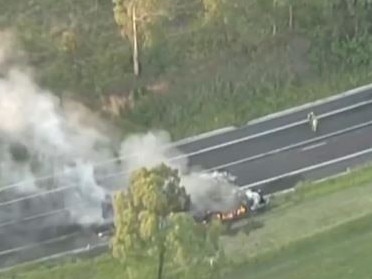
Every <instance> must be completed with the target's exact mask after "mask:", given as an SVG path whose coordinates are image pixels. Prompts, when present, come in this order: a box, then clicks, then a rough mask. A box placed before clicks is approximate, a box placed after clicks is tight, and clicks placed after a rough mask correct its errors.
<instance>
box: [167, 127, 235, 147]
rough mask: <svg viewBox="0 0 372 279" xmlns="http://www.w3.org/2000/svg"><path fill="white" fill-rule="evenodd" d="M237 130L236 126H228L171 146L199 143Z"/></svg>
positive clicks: (182, 140)
mask: <svg viewBox="0 0 372 279" xmlns="http://www.w3.org/2000/svg"><path fill="white" fill-rule="evenodd" d="M235 129H236V127H235V126H227V127H223V128H220V129H216V130H212V131H208V132H205V133H202V134H199V135H195V136H191V137H189V138H184V139H180V140H178V141H176V142H173V143H171V144H170V145H171V146H173V147H176V146H177V145H182V144H188V143H191V142H195V141H199V140H202V139H205V138H209V137H212V136H216V135H219V134H224V133H227V132H231V131H233V130H235Z"/></svg>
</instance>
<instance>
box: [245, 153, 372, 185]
mask: <svg viewBox="0 0 372 279" xmlns="http://www.w3.org/2000/svg"><path fill="white" fill-rule="evenodd" d="M368 153H372V148H368V149H365V150H363V151H359V152H356V153H352V154H349V155H346V156H343V157H339V158H336V159H332V160H329V161H325V162H322V163H320V164H316V165H312V166H308V167H305V168H302V169H297V170H295V171H291V172H287V173H285V174H282V175H278V176H274V177H271V178H267V179H264V180H260V181H257V182H254V183H250V184H247V185H244V186H242V187H240V188H242V189H247V188H251V187H255V186H259V185H262V184H266V183H269V182H273V181H276V180H279V179H281V178H286V177H290V176H293V175H297V174H300V173H303V172H307V171H312V170H315V169H319V168H323V167H326V166H329V165H332V164H336V163H339V162H342V161H346V160H349V159H353V158H356V157H359V156H362V155H365V154H368Z"/></svg>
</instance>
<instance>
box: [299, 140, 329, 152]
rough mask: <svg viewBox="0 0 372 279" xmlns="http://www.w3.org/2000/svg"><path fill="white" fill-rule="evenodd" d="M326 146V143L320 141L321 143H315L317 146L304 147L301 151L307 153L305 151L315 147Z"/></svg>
mask: <svg viewBox="0 0 372 279" xmlns="http://www.w3.org/2000/svg"><path fill="white" fill-rule="evenodd" d="M326 144H327V142H326V141H322V142H320V143H317V144H313V145H309V146H306V147H304V148H302V149H301V151H307V150H311V149H315V148H317V147H320V146H323V145H326Z"/></svg>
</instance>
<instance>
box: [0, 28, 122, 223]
mask: <svg viewBox="0 0 372 279" xmlns="http://www.w3.org/2000/svg"><path fill="white" fill-rule="evenodd" d="M11 38H12V37H11V36H10V35H9V33H0V42H1V45H0V72H1V73H2V75H1V77H0V119H1V121H0V191H1V192H0V200H1V201H2V203H0V226H1V224H2V223H4V222H8V221H9V220H14V219H22V218H25V217H28V216H29V215H35V214H41V213H42V212H44V211H48V210H51V209H62V208H65V207H68V208H70V212H69V213H70V215H71V216H70V217H69V218H70V219H71V221H74V222H78V223H82V224H84V223H91V222H97V221H99V220H100V218H101V212H100V202H101V200H102V199H103V197H104V194H105V193H104V190H103V188H102V187H100V186H98V185H97V181H96V180H95V178H94V175H93V174H94V172H95V171H96V172H98V173H100V174H101V175H104V174H105V173H112V172H114V171H118V170H119V168H118V166H117V165H115V163H111V164H106V165H105V166H104V167H101V168H97V170H94V168H93V164H96V162H100V161H102V160H107V159H111V158H112V157H113V151H112V147H111V143H110V140H109V139H108V138H107V137H106V136H104V135H103V134H101V133H99V132H98V131H97V130H95V129H94V128H93V127H89V126H84V125H81V123H79V120H80V118H79V117H76V116H77V115H79V114H80V113H82V111H79V110H75V111H74V114H72V113H71V111H69V114H68V115H67V114H66V111H63V110H61V109H60V107H59V102H58V99H57V98H56V97H55V96H53V95H52V94H51V93H50V92H48V91H46V90H43V89H41V88H40V87H38V86H37V85H36V84H35V83H34V81H33V80H32V77H31V75H30V71H28V70H26V68H24V67H22V68H21V67H20V66H19V64H14V63H12V62H11V61H12V59H11V56H12V55H13V52H12V49H14V44H13V43H12V41H11ZM72 115H73V116H75V117H72ZM48 176H49V177H48ZM40 177H44V178H43V179H39V178H40ZM45 177H47V178H45ZM110 182H111V184H112V183H113V180H111V181H110ZM12 184H18V185H13V186H9V185H12ZM104 185H105V184H104V183H103V185H102V186H104ZM62 188H69V189H68V190H66V191H62V190H61V189H62ZM53 191H55V192H53ZM42 193H48V194H45V195H39V196H37V197H35V198H29V199H26V198H24V197H25V196H30V195H35V194H42ZM22 198H23V200H22V201H19V202H11V200H14V199H22ZM57 217H58V216H57ZM50 220H53V221H54V222H58V218H56V216H53V217H51V218H50Z"/></svg>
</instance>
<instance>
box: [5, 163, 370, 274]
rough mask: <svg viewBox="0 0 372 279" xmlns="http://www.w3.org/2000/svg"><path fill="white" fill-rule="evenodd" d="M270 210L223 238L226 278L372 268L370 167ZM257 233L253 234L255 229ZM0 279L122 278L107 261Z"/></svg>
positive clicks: (37, 268) (31, 269)
mask: <svg viewBox="0 0 372 279" xmlns="http://www.w3.org/2000/svg"><path fill="white" fill-rule="evenodd" d="M272 205H273V207H272V209H271V210H270V211H268V212H266V213H265V214H263V215H261V216H257V217H255V218H252V219H249V220H247V223H248V224H245V225H244V226H242V228H241V229H240V230H239V231H238V232H237V233H235V234H231V235H225V236H223V237H222V241H223V243H224V247H225V251H226V253H227V255H228V256H229V259H231V260H232V262H231V263H230V264H231V269H232V271H231V272H232V273H231V277H230V278H238V279H239V278H246V277H248V276H249V278H269V277H270V276H271V275H275V277H276V278H278V279H280V278H286V279H291V278H302V277H303V276H302V275H306V278H350V276H352V277H353V278H367V277H365V276H366V275H367V274H368V272H369V271H371V269H372V268H370V266H369V265H368V262H369V261H368V259H369V258H370V257H372V244H371V243H372V222H371V221H372V167H371V166H367V167H365V168H361V169H357V170H354V171H352V172H351V173H350V174H347V175H345V176H342V177H338V178H335V179H332V180H328V181H324V182H322V183H317V184H314V183H304V184H302V185H299V186H298V187H296V190H295V191H294V192H292V193H288V194H285V195H283V196H279V197H276V198H274V199H273V200H272ZM253 227H254V228H253ZM0 278H4V279H5V278H24V279H34V278H35V279H36V278H37V279H44V278H45V279H46V278H53V279H55V278H58V279H59V278H66V279H67V278H79V279H84V278H89V279H92V278H94V279H101V278H102V279H105V278H110V279H115V278H123V269H122V268H121V267H120V265H118V264H117V263H116V262H115V261H114V260H112V259H111V258H110V257H109V256H107V255H104V256H101V257H98V258H96V259H91V260H68V261H65V262H64V263H63V264H62V263H61V264H49V265H46V264H43V265H33V266H28V267H27V266H25V267H22V268H18V269H15V270H13V271H11V272H8V273H3V274H2V275H0Z"/></svg>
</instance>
